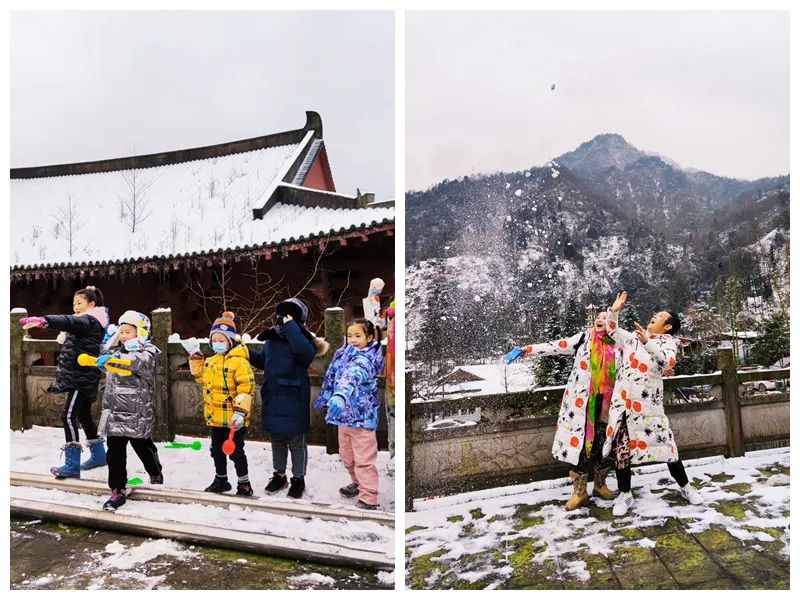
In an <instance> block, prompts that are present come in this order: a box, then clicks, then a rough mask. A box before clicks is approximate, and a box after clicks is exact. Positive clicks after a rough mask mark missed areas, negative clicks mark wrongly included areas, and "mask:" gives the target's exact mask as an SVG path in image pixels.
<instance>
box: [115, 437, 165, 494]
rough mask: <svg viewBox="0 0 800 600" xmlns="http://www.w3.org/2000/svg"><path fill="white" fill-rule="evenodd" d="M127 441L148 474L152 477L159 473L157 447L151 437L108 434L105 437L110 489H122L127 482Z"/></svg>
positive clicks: (159, 465)
mask: <svg viewBox="0 0 800 600" xmlns="http://www.w3.org/2000/svg"><path fill="white" fill-rule="evenodd" d="M128 442H130V443H131V446H132V447H133V451H134V452H136V456H138V457H139V460H141V461H142V465H144V470H145V471H147V474H148V475H150V476H151V477H152V476H155V475H160V474H161V461H159V460H158V449H157V448H156V445H155V444H154V443H153V440H152V439H150V438H129V437H121V436H109V437H108V438H106V444H107V445H108V451H107V452H106V463H108V487H110V488H111V489H112V490H121V489H124V488H125V486H126V485H127V483H128V465H127V463H128Z"/></svg>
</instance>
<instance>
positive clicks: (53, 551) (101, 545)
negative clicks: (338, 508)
mask: <svg viewBox="0 0 800 600" xmlns="http://www.w3.org/2000/svg"><path fill="white" fill-rule="evenodd" d="M382 577H383V575H382V576H380V577H379V575H378V573H376V572H374V571H369V570H358V569H350V568H339V567H330V566H325V565H318V564H311V563H302V562H298V561H294V560H287V559H281V558H272V557H267V556H262V555H257V554H249V553H243V552H233V551H229V550H220V549H213V548H206V547H201V546H190V545H186V544H182V543H179V542H173V541H170V540H160V539H151V538H143V537H138V536H130V535H124V534H120V533H115V532H106V531H96V530H91V529H83V528H80V527H73V526H71V525H70V526H65V525H63V524H59V523H49V522H42V521H37V520H17V519H12V520H11V571H10V580H11V589H115V590H116V589H176V590H178V589H183V590H193V589H234V590H236V589H269V590H272V589H391V588H392V587H393V584H391V583H386V582H385V581H381V578H382Z"/></svg>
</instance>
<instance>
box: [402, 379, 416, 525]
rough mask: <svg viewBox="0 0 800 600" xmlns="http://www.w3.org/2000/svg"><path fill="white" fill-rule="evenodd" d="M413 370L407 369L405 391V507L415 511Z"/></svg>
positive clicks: (407, 510) (407, 509) (409, 510)
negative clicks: (412, 424)
mask: <svg viewBox="0 0 800 600" xmlns="http://www.w3.org/2000/svg"><path fill="white" fill-rule="evenodd" d="M413 381H414V377H413V371H406V387H405V390H406V393H405V411H404V412H405V414H404V415H403V417H404V418H405V423H406V453H405V458H406V489H405V505H406V506H405V508H406V512H414V490H415V485H414V443H413V436H414V432H413V429H412V427H411V421H412V413H411V398H412V395H413V394H412V392H413Z"/></svg>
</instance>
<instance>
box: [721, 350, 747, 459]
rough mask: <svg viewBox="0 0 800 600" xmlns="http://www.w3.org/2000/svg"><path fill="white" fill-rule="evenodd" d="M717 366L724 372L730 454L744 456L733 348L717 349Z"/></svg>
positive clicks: (723, 399) (724, 397)
mask: <svg viewBox="0 0 800 600" xmlns="http://www.w3.org/2000/svg"><path fill="white" fill-rule="evenodd" d="M717 366H718V367H719V370H720V371H721V372H722V402H723V403H724V405H725V425H726V433H727V440H728V456H744V431H743V430H742V412H741V405H740V404H739V381H738V378H737V376H736V359H735V358H734V355H733V350H732V349H730V348H724V349H722V350H718V351H717Z"/></svg>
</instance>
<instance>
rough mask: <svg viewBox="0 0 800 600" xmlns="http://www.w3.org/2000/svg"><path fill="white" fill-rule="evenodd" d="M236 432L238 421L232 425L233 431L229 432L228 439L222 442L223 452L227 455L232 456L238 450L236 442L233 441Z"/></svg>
mask: <svg viewBox="0 0 800 600" xmlns="http://www.w3.org/2000/svg"><path fill="white" fill-rule="evenodd" d="M235 432H236V423H234V424H233V425H231V432H230V433H229V434H228V439H227V440H225V441H224V442H222V453H223V454H224V455H225V456H230V455H231V454H233V453H234V452H236V442H234V441H233V434H234V433H235Z"/></svg>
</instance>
